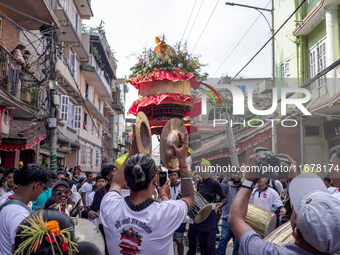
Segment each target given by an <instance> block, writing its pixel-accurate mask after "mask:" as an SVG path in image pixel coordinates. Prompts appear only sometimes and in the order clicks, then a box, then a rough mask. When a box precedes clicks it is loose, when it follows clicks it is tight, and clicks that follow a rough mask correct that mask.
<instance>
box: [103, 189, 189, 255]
mask: <svg viewBox="0 0 340 255" xmlns="http://www.w3.org/2000/svg"><path fill="white" fill-rule="evenodd" d="M187 213H188V206H187V204H186V202H184V201H183V200H169V201H162V202H160V203H158V202H154V203H152V204H151V205H149V206H148V207H147V208H145V209H144V210H141V211H139V212H135V211H132V210H131V209H130V208H129V206H128V205H127V204H126V202H125V200H124V198H123V197H122V196H121V195H119V194H118V193H117V192H114V191H113V192H109V193H107V194H106V195H105V196H104V197H103V200H102V202H101V205H100V215H101V220H102V222H103V227H104V230H105V236H106V243H107V248H108V250H109V253H110V255H121V254H123V252H122V251H123V250H126V251H127V252H126V253H124V254H149V255H150V254H160V255H172V254H174V248H173V237H172V235H173V233H174V232H175V230H176V229H177V228H178V227H179V226H180V224H181V222H182V221H183V219H184V218H185V217H186V215H187ZM139 251H140V253H138V252H139Z"/></svg>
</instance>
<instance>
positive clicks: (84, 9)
mask: <svg viewBox="0 0 340 255" xmlns="http://www.w3.org/2000/svg"><path fill="white" fill-rule="evenodd" d="M74 2H75V4H76V6H77V9H78V11H79V14H80V16H81V17H82V18H83V19H90V18H91V17H93V12H92V9H91V1H90V0H75V1H74Z"/></svg>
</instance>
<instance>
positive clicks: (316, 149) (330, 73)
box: [274, 0, 340, 164]
mask: <svg viewBox="0 0 340 255" xmlns="http://www.w3.org/2000/svg"><path fill="white" fill-rule="evenodd" d="M300 3H301V1H282V0H280V1H279V0H276V1H275V2H274V17H275V31H276V30H277V29H278V28H279V27H280V26H281V25H282V24H283V22H284V21H285V19H286V18H287V17H288V16H289V14H290V13H292V12H293V11H294V10H295V9H296V8H297V7H298V5H299V4H300ZM339 5H340V3H339V1H337V0H308V1H306V2H305V3H304V4H303V5H302V6H301V7H300V8H299V10H298V11H297V12H296V14H295V15H294V17H293V18H292V19H290V20H289V21H288V22H287V24H286V25H285V26H284V27H283V28H282V29H281V31H279V33H278V34H277V35H276V38H275V59H276V82H277V84H278V86H279V87H295V88H296V87H302V88H305V89H307V90H309V91H310V92H311V97H312V99H311V101H310V102H309V103H308V104H307V105H306V108H307V109H308V111H309V112H310V113H311V114H312V115H311V116H303V114H302V115H300V117H299V119H300V121H301V123H303V125H302V128H301V132H300V140H299V141H296V143H299V144H301V145H302V146H301V155H302V157H301V161H302V162H304V163H317V164H327V162H328V150H329V149H330V148H331V147H333V146H335V145H338V144H340V138H339V133H340V132H339V131H340V121H339V120H338V117H337V115H339V113H340V109H339V107H338V105H339V102H340V82H339V76H340V72H339V70H340V69H339V64H340V60H339V58H340V43H339V41H340V30H339V21H340V19H339V17H340V8H339ZM316 78H317V79H316ZM295 96H296V97H297V96H299V95H295Z"/></svg>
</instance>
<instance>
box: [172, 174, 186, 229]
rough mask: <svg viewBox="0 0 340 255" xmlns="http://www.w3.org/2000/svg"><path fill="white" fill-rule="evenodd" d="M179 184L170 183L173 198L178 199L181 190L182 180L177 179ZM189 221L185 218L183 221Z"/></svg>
mask: <svg viewBox="0 0 340 255" xmlns="http://www.w3.org/2000/svg"><path fill="white" fill-rule="evenodd" d="M177 182H178V183H177V186H171V185H170V194H171V196H170V197H171V198H170V199H171V200H176V198H177V195H178V194H179V193H180V192H181V181H180V180H178V181H177ZM186 222H187V219H186V218H184V220H183V222H182V223H186Z"/></svg>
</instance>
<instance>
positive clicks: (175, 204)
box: [100, 133, 194, 255]
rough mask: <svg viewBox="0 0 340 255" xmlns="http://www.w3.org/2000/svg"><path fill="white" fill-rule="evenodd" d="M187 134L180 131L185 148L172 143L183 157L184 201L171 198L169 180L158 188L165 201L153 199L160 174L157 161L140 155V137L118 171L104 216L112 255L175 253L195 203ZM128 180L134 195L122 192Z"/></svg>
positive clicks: (104, 204)
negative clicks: (176, 241) (175, 242)
mask: <svg viewBox="0 0 340 255" xmlns="http://www.w3.org/2000/svg"><path fill="white" fill-rule="evenodd" d="M186 137H187V133H186V134H185V135H184V134H179V140H180V142H181V143H182V147H180V148H176V147H175V146H173V145H171V147H172V149H173V150H174V151H175V154H176V156H177V157H178V160H179V165H180V175H181V194H182V197H183V198H182V199H180V200H169V197H168V195H169V191H170V190H169V182H167V183H166V185H164V186H163V187H161V188H158V190H159V192H160V197H161V199H162V201H161V202H160V203H158V202H156V201H155V200H153V199H151V196H152V194H153V192H154V190H155V187H156V186H157V185H158V184H159V176H158V172H157V171H156V164H155V162H154V160H153V159H152V158H151V157H150V156H149V155H147V154H139V153H138V149H137V146H136V138H134V139H133V141H132V146H131V150H130V153H129V155H128V157H127V159H126V160H125V162H124V163H123V164H122V166H121V167H120V168H119V170H118V172H117V173H116V175H115V177H114V179H113V181H112V184H111V187H110V191H109V192H108V193H107V194H106V195H105V196H104V197H103V200H102V203H101V206H100V215H101V219H102V222H103V226H104V230H105V236H106V242H107V246H108V250H109V253H110V255H121V254H139V253H140V254H162V255H163V254H167V255H168V254H170V255H171V254H174V253H173V252H174V251H173V241H172V238H173V237H172V235H173V233H174V231H175V230H176V229H177V228H178V226H179V225H180V224H181V222H182V221H183V219H184V218H185V217H186V215H187V213H188V210H190V209H191V208H192V207H193V205H194V189H193V186H192V183H191V178H190V173H189V171H188V169H187V166H186V163H185V158H186V154H187V151H188V145H187V143H186V142H185V141H186ZM124 177H125V180H126V182H127V185H128V186H129V188H130V196H127V197H125V198H124V197H122V196H121V195H120V192H121V189H122V187H123V186H124V185H125V181H124Z"/></svg>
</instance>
